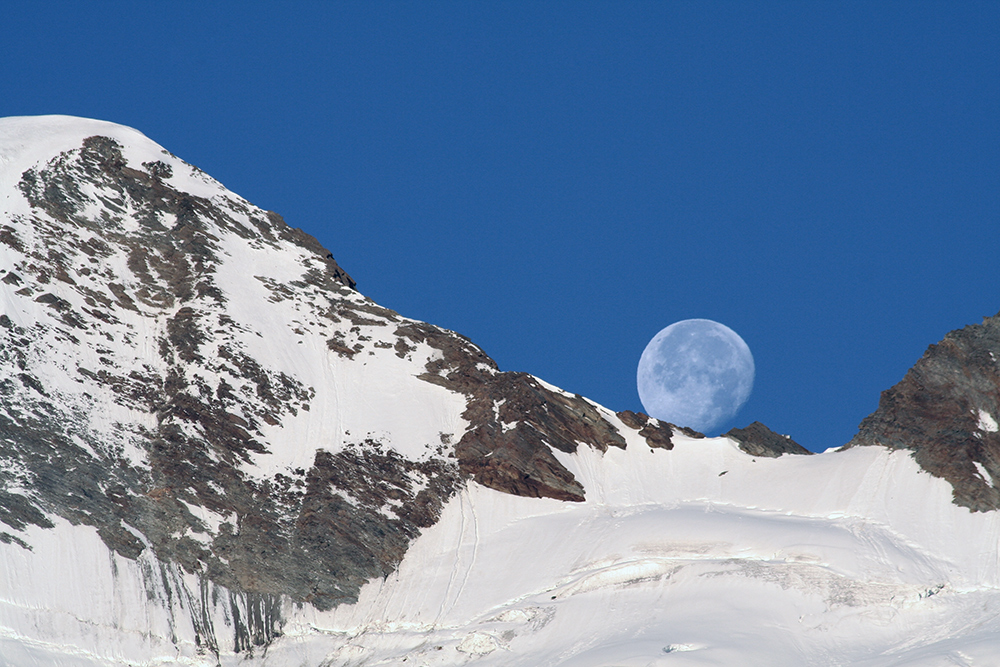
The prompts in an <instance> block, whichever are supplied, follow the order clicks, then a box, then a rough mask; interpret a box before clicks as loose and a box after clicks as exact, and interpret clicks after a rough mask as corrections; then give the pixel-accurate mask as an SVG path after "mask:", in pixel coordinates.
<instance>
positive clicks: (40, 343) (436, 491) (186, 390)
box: [0, 117, 471, 641]
mask: <svg viewBox="0 0 1000 667" xmlns="http://www.w3.org/2000/svg"><path fill="white" fill-rule="evenodd" d="M0 156H2V160H0V185H2V187H3V190H2V191H0V192H2V195H0V202H2V208H0V214H2V218H0V303H2V304H3V314H2V316H0V466H2V469H3V470H5V471H7V474H5V475H4V478H3V479H2V480H0V504H2V505H3V507H4V509H5V513H3V514H0V521H2V522H3V523H4V524H6V525H5V526H4V528H5V529H6V530H0V539H2V540H4V541H6V542H13V543H17V544H21V545H23V546H26V545H27V543H26V542H25V541H24V538H23V537H21V536H20V535H19V534H20V533H21V532H23V530H24V529H25V528H26V527H27V526H30V525H35V526H39V527H45V528H47V527H50V526H51V525H52V524H53V523H54V517H61V518H62V519H65V520H68V521H69V522H70V523H72V524H81V523H82V524H85V525H91V526H94V527H95V528H97V529H98V532H99V534H100V536H101V538H102V539H103V540H104V542H105V543H106V544H107V545H108V546H109V547H111V548H112V549H113V550H114V551H115V552H117V553H118V554H120V555H122V556H125V557H127V558H136V557H138V556H139V554H141V553H143V552H144V551H146V550H148V549H152V550H153V551H154V552H155V554H156V555H157V556H158V557H159V558H160V559H161V560H163V561H164V562H168V563H173V564H180V566H181V568H182V569H184V570H185V571H187V572H189V573H197V574H199V575H200V576H203V577H207V579H208V580H210V581H211V582H213V583H214V584H218V585H224V586H227V587H228V588H230V589H233V590H239V591H245V592H247V593H250V594H252V595H255V596H258V598H257V599H256V602H255V604H257V605H258V607H259V608H260V609H264V608H266V607H268V605H271V604H272V603H273V602H274V600H276V599H277V598H276V597H275V596H278V595H281V594H287V595H291V596H292V597H293V598H295V599H298V600H300V601H309V602H311V603H313V604H317V605H319V606H322V607H328V606H331V605H333V604H337V603H339V602H341V601H344V600H351V599H354V598H355V597H356V595H357V591H358V589H359V587H360V586H361V585H362V584H363V583H364V582H365V581H367V580H368V579H369V578H371V577H373V576H381V575H384V574H386V573H388V572H389V571H391V569H392V568H393V567H394V566H395V564H396V563H397V562H398V561H399V559H400V558H401V557H402V554H403V553H404V552H405V549H406V545H407V544H408V543H409V541H410V540H411V539H412V538H413V537H414V536H415V535H416V534H417V533H418V532H419V529H420V528H421V527H425V526H428V525H430V524H432V523H433V522H434V520H435V519H436V516H437V513H438V512H439V510H440V507H441V504H442V503H443V501H444V500H445V499H447V498H448V497H450V495H451V494H453V493H454V491H455V489H456V488H457V484H458V480H459V478H460V473H459V470H458V464H457V462H456V461H455V460H454V459H451V460H448V459H447V458H446V457H444V456H442V455H441V454H442V451H443V448H444V446H445V444H446V443H448V442H457V441H458V440H459V439H460V438H461V437H462V435H463V434H464V432H465V430H466V428H467V422H466V421H465V420H464V419H463V417H462V413H463V412H464V411H465V410H466V408H467V400H466V397H465V396H464V395H463V394H461V393H457V392H454V391H451V390H449V389H447V388H445V387H442V386H440V385H438V384H434V383H431V382H426V381H424V380H421V379H419V378H418V377H417V376H418V375H419V374H420V373H421V372H423V371H425V369H426V367H427V365H428V364H429V363H431V362H432V361H434V360H437V359H439V358H440V357H441V356H442V353H441V351H440V350H436V349H433V348H432V347H431V346H430V345H428V344H427V343H426V342H421V341H413V340H411V339H410V338H406V337H401V336H400V335H399V334H397V333H396V331H397V330H398V329H399V328H400V327H401V326H406V325H409V324H411V321H410V320H407V319H406V318H402V317H400V316H399V315H397V314H396V313H394V312H392V311H390V310H387V309H385V308H381V307H379V306H377V305H376V304H374V303H372V302H371V301H369V300H368V299H366V298H365V297H363V296H362V295H360V294H359V293H358V292H356V291H355V290H354V289H353V286H354V283H353V281H352V280H351V279H350V277H349V276H348V275H347V274H346V273H345V272H344V271H343V270H342V269H340V267H339V266H338V265H337V264H336V262H335V261H334V260H333V258H332V255H331V254H330V253H329V252H328V251H326V250H325V249H323V248H322V247H321V246H320V245H319V244H318V243H317V242H316V241H315V239H312V238H311V237H309V236H307V235H305V234H303V233H302V232H301V231H299V230H295V229H292V228H290V227H288V226H287V225H286V224H285V223H284V222H283V221H282V220H281V218H280V217H279V216H277V215H276V214H273V213H269V212H266V211H262V210H260V209H258V208H256V207H254V206H252V205H251V204H249V203H248V202H246V201H245V200H243V199H242V198H240V197H238V196H237V195H235V194H233V193H231V192H229V191H228V190H226V189H225V188H224V187H223V186H222V185H220V184H219V183H218V182H216V181H214V180H213V179H211V178H210V177H208V176H207V175H205V174H203V173H202V172H200V171H199V170H198V169H196V168H194V167H192V166H190V165H188V164H186V163H184V162H183V161H181V160H180V159H178V158H176V157H175V156H173V155H171V154H169V153H168V152H167V151H165V150H163V149H162V148H161V147H159V146H158V145H156V144H155V143H153V142H151V141H150V140H148V139H146V138H145V137H143V136H142V135H141V134H139V133H138V132H135V131H134V130H130V129H128V128H123V127H120V126H115V125H112V124H108V123H101V122H97V121H89V120H83V119H76V118H67V117H47V118H13V119H4V120H2V121H0ZM434 333H435V334H436V335H438V336H441V337H447V336H448V335H449V334H447V333H446V332H443V331H441V330H436V329H435V330H434ZM469 347H471V346H469ZM328 542H332V543H334V544H335V545H336V547H335V548H328V547H327V543H328ZM262 545H266V547H263V546H262ZM268 632H270V631H268ZM267 638H268V637H267V632H265V633H264V634H263V635H260V636H258V637H256V638H255V639H259V640H261V641H265V640H266V639H267Z"/></svg>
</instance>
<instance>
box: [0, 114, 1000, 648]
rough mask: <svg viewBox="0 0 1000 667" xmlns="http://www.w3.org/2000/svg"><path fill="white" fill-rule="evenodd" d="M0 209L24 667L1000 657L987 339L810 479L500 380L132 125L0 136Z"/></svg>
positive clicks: (12, 514) (520, 381)
mask: <svg viewBox="0 0 1000 667" xmlns="http://www.w3.org/2000/svg"><path fill="white" fill-rule="evenodd" d="M0 197H2V199H0V216H2V218H0V252H2V257H3V264H2V266H0V271H2V273H0V288H2V294H3V303H4V310H3V314H2V316H0V335H2V341H3V342H2V344H0V397H2V404H0V407H2V411H0V440H2V443H0V462H2V470H3V473H2V475H0V522H2V523H3V524H4V525H3V526H0V549H2V553H3V556H2V562H3V563H4V571H5V573H6V575H7V581H8V587H7V591H6V593H5V599H4V600H3V601H0V629H2V633H0V656H3V657H4V658H5V660H7V661H8V663H9V664H15V665H17V664H39V663H41V664H65V665H102V666H104V665H107V666H110V665H125V664H130V665H134V664H139V665H159V664H167V663H169V662H176V661H187V662H188V663H189V664H196V665H216V664H236V663H237V662H240V663H242V662H243V661H253V662H252V664H260V665H293V664H294V665H300V664H306V665H312V664H315V665H320V664H323V665H331V666H332V665H345V666H346V665H377V664H379V665H386V664H390V665H392V664H403V663H404V662H405V663H407V664H409V663H411V662H412V663H414V664H426V665H452V664H455V665H458V664H467V663H469V662H474V663H475V664H483V665H490V664H496V665H500V664H503V665H526V666H527V665H579V666H581V667H582V666H586V665H594V666H595V667H596V666H597V665H606V664H616V665H617V664H622V665H625V664H628V665H639V664H642V665H651V664H655V665H660V664H663V665H675V664H720V665H723V664H736V663H734V660H736V661H741V662H742V664H772V665H774V664H789V665H793V664H795V665H802V664H872V665H881V664H885V665H888V664H936V663H933V662H927V661H933V660H945V659H950V658H949V656H954V655H959V654H961V655H967V656H973V657H972V658H969V659H968V660H970V661H971V662H969V663H968V664H988V662H975V660H979V661H989V660H993V659H1000V649H998V648H997V646H998V643H997V642H996V637H997V636H998V632H1000V623H998V621H997V618H1000V617H998V616H997V615H996V613H995V611H993V610H994V609H995V606H996V605H997V604H1000V597H997V593H996V590H997V588H998V587H1000V565H998V559H997V545H998V537H997V536H998V535H1000V520H998V519H997V513H996V511H995V510H996V509H997V508H998V507H1000V491H998V490H997V486H996V484H997V483H998V482H1000V432H998V431H1000V428H998V427H997V423H998V421H1000V364H998V362H997V358H996V356H995V354H994V353H995V352H998V353H1000V316H996V317H993V318H986V319H985V320H984V321H983V323H982V324H979V325H970V326H968V327H965V328H964V329H961V330H956V331H955V332H952V333H951V334H949V335H948V336H947V337H946V338H945V340H943V341H942V342H941V343H939V344H936V345H932V346H931V347H930V348H929V349H928V352H927V353H926V354H925V355H924V357H923V358H922V359H921V360H919V361H918V362H917V363H916V365H915V366H914V367H913V369H911V371H910V372H909V373H907V375H906V377H904V378H903V379H902V380H901V381H900V383H898V384H897V385H896V386H894V387H892V388H890V389H887V390H886V391H885V392H883V395H882V400H881V402H880V405H879V408H878V410H877V411H876V412H875V413H873V414H872V415H871V416H869V417H868V418H867V419H866V420H865V421H864V422H863V423H862V425H861V427H860V430H859V433H858V435H857V436H856V437H855V438H854V439H853V440H851V441H850V442H849V443H845V446H844V447H842V448H838V449H837V450H836V451H834V450H829V451H827V452H825V453H822V454H817V455H812V456H806V454H809V452H808V451H807V450H805V449H804V448H802V447H801V446H800V445H799V444H798V443H796V442H795V441H794V440H793V439H791V438H789V437H788V436H784V435H780V434H776V433H774V432H772V431H771V430H770V429H768V428H767V427H766V426H764V425H763V424H760V423H759V422H754V423H752V424H750V425H749V426H747V427H746V428H743V429H733V430H731V431H730V432H729V433H727V434H726V435H724V436H720V437H717V438H706V437H704V436H703V435H702V434H700V433H697V432H695V431H692V430H691V429H689V428H686V427H685V425H683V424H681V425H674V424H667V423H665V422H660V421H658V420H656V419H653V418H650V417H648V416H647V415H644V414H642V413H637V412H632V411H629V410H622V411H619V412H615V411H614V410H611V409H608V408H606V407H604V406H601V405H599V404H597V403H595V402H593V401H590V400H589V399H587V398H585V397H583V396H580V395H579V394H574V393H572V392H569V391H565V390H563V389H560V388H558V387H555V386H553V385H550V384H548V383H546V382H545V381H544V380H542V379H540V378H537V377H534V376H532V375H530V374H528V373H523V372H506V371H502V370H501V369H500V368H498V366H497V364H496V363H495V362H494V361H493V360H492V359H491V358H490V357H489V356H488V355H487V353H486V352H485V351H484V350H482V349H480V348H479V347H478V346H477V345H476V344H475V343H474V342H472V341H470V340H468V339H466V338H465V337H463V336H462V335H460V334H458V333H455V332H452V331H449V330H446V329H443V328H440V327H437V326H434V325H432V324H428V323H424V322H419V321H416V320H412V319H409V318H406V317H405V316H403V315H400V314H399V313H396V312H395V311H392V310H390V309H387V308H384V307H382V306H380V305H378V304H376V303H374V302H373V301H371V300H370V299H368V298H366V297H365V296H363V295H362V294H361V292H359V291H358V290H357V287H358V285H357V284H356V283H355V281H354V279H353V278H352V277H351V276H350V273H349V268H350V267H346V269H345V268H343V267H341V265H340V264H339V263H338V262H337V260H336V259H335V258H334V256H335V254H339V249H335V251H334V252H331V251H330V250H327V249H326V248H324V247H323V246H322V245H321V244H320V243H319V242H318V241H317V240H316V239H314V238H313V237H311V236H309V235H308V234H306V233H304V232H302V231H301V230H298V229H295V228H293V227H291V226H289V225H288V224H287V223H286V222H285V221H284V220H283V219H282V218H281V216H280V215H278V214H276V213H273V212H269V211H264V210H262V209H259V208H257V207H255V206H254V205H252V204H251V203H250V202H249V201H247V200H245V199H243V198H242V197H240V196H239V195H236V194H234V193H232V192H230V191H229V190H227V189H226V188H225V187H224V186H223V185H221V184H220V183H218V182H217V181H215V180H214V179H212V178H211V177H210V176H208V175H207V174H205V173H203V172H201V171H200V170H199V169H197V168H196V167H193V166H191V165H189V164H187V163H185V162H184V161H183V160H181V159H180V158H178V157H177V156H174V155H173V154H171V153H170V152H169V151H168V150H166V149H164V148H163V147H161V146H159V145H157V144H155V143H154V142H152V141H150V140H149V139H147V138H146V137H145V136H143V135H142V134H141V133H139V132H138V131H136V130H132V129H130V128H126V127H124V126H120V125H115V124H113V123H107V122H103V121H94V120H88V119H80V118H73V117H67V116H45V117H21V118H7V119H0ZM362 287H363V286H362ZM928 473H929V474H928ZM609 608H611V609H616V610H617V611H618V615H617V616H616V617H615V618H614V619H609V618H607V614H606V611H605V610H607V609H609Z"/></svg>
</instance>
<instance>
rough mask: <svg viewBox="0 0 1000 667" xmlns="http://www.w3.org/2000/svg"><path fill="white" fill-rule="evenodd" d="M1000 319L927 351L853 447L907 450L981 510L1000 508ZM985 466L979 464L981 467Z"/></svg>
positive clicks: (885, 397)
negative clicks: (999, 428) (999, 425)
mask: <svg viewBox="0 0 1000 667" xmlns="http://www.w3.org/2000/svg"><path fill="white" fill-rule="evenodd" d="M998 359H1000V315H997V316H994V317H989V318H986V319H984V320H983V323H982V324H974V325H970V326H967V327H965V328H964V329H959V330H956V331H952V332H951V333H949V334H948V335H946V336H945V337H944V340H942V341H941V342H940V343H938V344H936V345H931V346H930V347H929V348H927V351H926V352H925V353H924V355H923V357H921V358H920V360H919V361H918V362H917V363H916V364H915V365H914V366H913V368H911V369H910V370H909V371H908V372H907V373H906V375H905V376H904V377H903V379H902V380H901V381H900V382H899V383H898V384H896V385H895V386H894V387H892V388H891V389H887V390H886V391H883V392H882V397H881V400H880V401H879V406H878V409H877V410H876V411H875V412H873V413H872V414H871V415H869V416H868V417H866V418H865V419H864V421H862V422H861V426H860V430H859V431H858V434H857V435H856V436H855V437H854V438H853V439H852V440H851V442H849V443H848V444H847V446H848V447H855V446H859V445H880V446H883V447H889V448H891V449H907V450H910V451H912V452H913V458H914V459H915V460H916V461H917V463H919V464H920V466H921V467H922V468H923V469H924V470H926V471H928V472H929V473H931V474H932V475H935V476H937V477H943V478H944V479H946V480H948V482H950V483H951V485H952V487H953V488H954V501H955V503H956V504H958V505H963V506H965V507H968V508H970V509H972V510H975V511H987V510H995V509H998V508H1000V489H998V488H997V485H1000V432H998V430H997V421H998V417H1000V361H998ZM977 464H978V465H977Z"/></svg>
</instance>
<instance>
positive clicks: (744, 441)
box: [726, 422, 812, 458]
mask: <svg viewBox="0 0 1000 667" xmlns="http://www.w3.org/2000/svg"><path fill="white" fill-rule="evenodd" d="M726 436H727V437H729V438H732V439H733V440H735V441H736V442H737V444H738V445H739V448H740V449H742V450H743V451H744V452H746V453H747V454H750V455H751V456H764V457H769V458H778V457H779V456H781V455H782V454H812V452H810V451H809V450H808V449H806V448H805V447H803V446H802V445H800V444H799V443H797V442H795V441H794V440H792V438H791V437H790V436H787V435H781V434H779V433H775V432H774V431H772V430H771V429H769V428H768V427H766V426H764V425H763V424H761V423H760V422H754V423H752V424H750V425H749V426H747V427H746V428H733V429H730V430H729V432H728V433H726Z"/></svg>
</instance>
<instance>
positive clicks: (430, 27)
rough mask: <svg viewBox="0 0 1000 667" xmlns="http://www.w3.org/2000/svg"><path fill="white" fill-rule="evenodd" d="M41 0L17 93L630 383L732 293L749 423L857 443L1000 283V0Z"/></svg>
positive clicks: (974, 318) (399, 278)
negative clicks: (134, 142) (119, 129)
mask: <svg viewBox="0 0 1000 667" xmlns="http://www.w3.org/2000/svg"><path fill="white" fill-rule="evenodd" d="M19 4H20V5H21V6H20V7H17V8H15V7H11V6H5V8H4V10H3V18H2V21H0V23H2V25H0V37H2V38H0V116H9V115H26V114H45V113H64V114H73V115H79V116H88V117H93V118H101V119H105V120H110V121H115V122H118V123H123V124H126V125H130V126H133V127H135V128H137V129H139V130H141V131H142V132H144V133H145V134H146V135H148V136H149V137H150V138H152V139H154V140H155V141H157V142H159V143H160V144H162V145H163V146H165V147H166V148H167V149H169V150H170V151H172V152H173V153H175V154H177V155H179V156H180V157H182V158H184V159H186V160H187V161H189V162H191V163H193V164H195V165H197V166H199V167H201V168H202V169H204V170H205V171H207V172H208V173H210V174H212V175H213V176H215V177H216V178H217V179H219V180H220V181H222V182H223V183H224V184H225V185H227V186H228V187H229V188H231V189H232V190H235V191H236V192H238V193H240V194H241V195H243V196H244V197H246V198H247V199H249V200H251V201H253V202H254V203H256V204H258V205H260V206H262V207H264V208H268V209H272V210H275V211H278V212H279V213H281V214H282V215H284V217H285V219H286V220H287V221H288V222H289V223H290V224H292V225H293V226H297V227H302V228H303V229H305V230H306V231H308V232H310V233H312V234H313V235H315V236H317V237H318V238H319V239H320V241H321V242H323V244H324V245H326V246H327V247H328V248H330V249H331V250H332V251H333V253H334V256H335V257H336V258H337V260H338V261H339V262H340V263H341V264H342V265H343V266H344V267H345V268H346V269H347V270H348V271H349V272H350V273H351V274H352V275H353V276H354V278H355V279H356V280H357V281H358V287H359V289H360V290H361V291H362V292H363V293H365V294H366V295H368V296H370V297H372V298H373V299H375V300H376V301H378V302H379V303H381V304H383V305H385V306H388V307H390V308H393V309H395V310H398V311H399V312H401V313H402V314H404V315H407V316H410V317H415V318H418V319H422V320H427V321H429V322H433V323H435V324H439V325H442V326H445V327H448V328H450V329H454V330H456V331H459V332H461V333H463V334H465V335H467V336H469V337H470V338H471V339H472V340H474V341H475V342H476V343H478V344H479V345H481V346H482V347H483V348H484V349H485V350H486V351H487V352H488V353H489V354H490V355H492V356H493V357H494V358H495V359H496V360H497V362H498V363H499V364H500V366H501V368H503V369H506V370H519V371H528V372H531V373H533V374H535V375H538V376H540V377H542V378H543V379H545V380H547V381H549V382H552V383H554V384H557V385H559V386H562V387H564V388H566V389H568V390H570V391H574V392H578V393H581V394H583V395H585V396H588V397H590V398H592V399H594V400H597V401H599V402H601V403H603V404H604V405H607V406H608V407H611V408H613V409H616V410H621V409H625V408H629V409H635V410H638V409H641V405H640V403H639V399H638V395H637V393H636V389H635V367H636V363H637V361H638V359H639V355H640V354H641V352H642V349H643V347H644V346H645V344H646V342H647V341H648V340H649V339H650V338H651V337H652V336H653V335H654V334H655V333H656V332H657V331H658V330H659V329H660V328H662V327H664V326H666V325H668V324H670V323H672V322H674V321H677V320H680V319H686V318H693V317H704V318H710V319H714V320H718V321H720V322H722V323H724V324H726V325H728V326H730V327H732V328H733V329H735V330H736V331H737V332H738V333H740V334H741V335H742V336H743V338H744V339H745V340H746V342H747V344H748V345H749V346H750V348H751V350H752V351H753V354H754V357H755V360H756V365H757V381H756V386H755V390H754V393H753V395H752V396H751V398H750V401H749V402H748V404H747V405H746V407H745V408H744V409H743V411H742V412H741V413H740V415H739V416H738V417H737V418H736V420H735V422H734V424H731V425H738V426H744V425H746V424H747V423H749V422H750V421H753V420H755V419H756V420H760V421H762V422H764V423H766V424H767V425H769V426H770V427H771V428H773V429H775V430H777V431H779V432H782V433H788V434H790V435H791V436H792V437H793V438H795V439H796V440H798V441H799V442H801V443H802V444H804V445H806V446H807V447H809V448H811V449H823V448H825V447H830V446H836V445H841V444H843V443H844V442H846V441H847V440H848V439H850V438H851V436H852V435H853V434H854V433H855V431H856V428H857V425H858V422H860V421H861V419H862V418H864V417H865V416H866V415H867V414H868V413H870V412H871V411H872V410H874V409H875V407H876V406H877V404H878V397H879V392H880V391H881V390H883V389H886V388H888V387H889V386H891V385H892V384H894V383H895V382H896V381H898V380H899V379H900V378H901V377H902V376H903V374H904V373H905V372H906V370H907V369H908V368H909V367H910V366H911V365H912V364H913V362H914V361H916V359H918V358H919V357H920V355H921V354H922V353H923V351H924V349H925V348H926V347H927V345H928V344H930V343H933V342H936V341H937V340H939V339H940V338H941V337H942V336H943V335H944V334H945V333H946V332H948V331H949V330H951V329H954V328H958V327H961V326H964V325H966V324H970V323H975V322H979V321H980V318H981V317H982V316H985V315H993V314H995V313H997V311H998V310H1000V289H998V287H1000V281H998V269H1000V205H998V204H1000V131H998V124H1000V40H998V38H997V35H998V34H1000V3H996V2H984V3H961V2H942V3H926V2H924V3H921V2H897V3H892V2H863V3H840V2H837V3H833V2H830V3H806V2H792V3H778V2H768V3H750V2H746V3H736V2H725V3H711V2H696V3H667V2H657V3H643V2H633V3H629V2H607V3H593V2H580V1H575V2H550V3H540V2H505V3H479V2H462V3H424V2H419V3H417V2H414V3H385V2H383V3H378V2H376V3H369V2H356V3H333V2H322V3H310V4H307V3H268V4H267V5H264V4H263V3H259V4H258V3H253V2H238V3H237V2H233V3H214V4H213V6H211V7H207V8H206V7H202V6H201V3H194V2H190V3H133V2H130V3H121V4H118V3H110V2H103V3H68V2H66V3H62V2H56V3H45V2H37V3H27V2H24V3H19ZM206 4H207V3H206ZM137 5H138V6H137ZM727 428H728V426H727Z"/></svg>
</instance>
